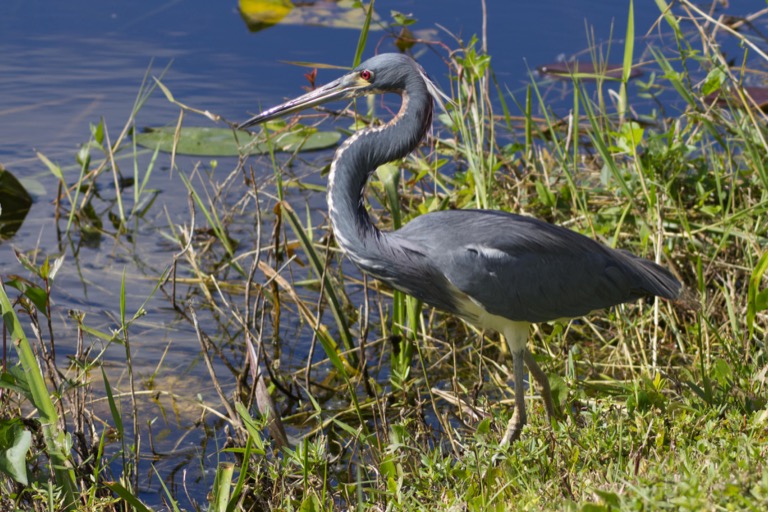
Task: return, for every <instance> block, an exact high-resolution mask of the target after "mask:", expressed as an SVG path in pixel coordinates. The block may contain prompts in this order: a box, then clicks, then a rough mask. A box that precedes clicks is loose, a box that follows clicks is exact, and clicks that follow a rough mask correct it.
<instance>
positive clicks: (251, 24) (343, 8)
mask: <svg viewBox="0 0 768 512" xmlns="http://www.w3.org/2000/svg"><path fill="white" fill-rule="evenodd" d="M238 7H239V10H240V16H242V18H243V21H245V24H246V25H247V26H248V29H250V30H251V31H252V32H256V31H259V30H263V29H265V28H267V27H271V26H272V25H275V24H276V23H280V24H281V25H304V26H320V27H331V28H351V29H354V30H360V27H361V26H363V22H364V21H365V11H364V10H363V9H361V8H360V7H359V4H357V3H356V2H354V1H349V0H341V1H338V2H312V3H310V2H302V3H301V5H294V4H293V3H291V2H290V1H289V0H239V1H238ZM372 21H375V22H377V23H371V30H380V28H379V26H378V25H379V24H378V22H379V21H380V18H379V16H378V15H377V14H376V13H374V14H373V16H372Z"/></svg>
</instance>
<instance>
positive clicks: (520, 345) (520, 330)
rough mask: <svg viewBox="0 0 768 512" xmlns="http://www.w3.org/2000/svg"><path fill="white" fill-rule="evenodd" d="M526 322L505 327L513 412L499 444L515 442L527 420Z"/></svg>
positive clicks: (528, 326) (512, 323)
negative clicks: (513, 391) (510, 358)
mask: <svg viewBox="0 0 768 512" xmlns="http://www.w3.org/2000/svg"><path fill="white" fill-rule="evenodd" d="M530 326H531V324H529V323H528V322H512V321H510V322H509V324H507V325H506V326H505V329H504V333H503V334H504V339H506V340H507V345H509V350H510V352H512V372H513V376H514V378H515V412H514V414H512V418H511V419H510V420H509V423H508V424H507V430H506V431H505V432H504V437H502V438H501V444H502V445H505V444H507V443H511V442H514V441H517V439H518V438H519V437H520V433H521V432H522V431H523V426H525V422H526V420H527V417H526V414H525V353H526V351H527V348H526V345H527V342H528V330H529V328H530Z"/></svg>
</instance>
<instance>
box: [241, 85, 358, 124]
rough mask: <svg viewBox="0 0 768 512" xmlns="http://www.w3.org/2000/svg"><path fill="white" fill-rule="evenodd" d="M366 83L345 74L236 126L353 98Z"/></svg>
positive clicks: (257, 122)
mask: <svg viewBox="0 0 768 512" xmlns="http://www.w3.org/2000/svg"><path fill="white" fill-rule="evenodd" d="M366 85H368V84H367V83H360V82H358V81H357V80H356V78H355V77H354V75H345V76H343V77H341V78H339V79H337V80H334V81H333V82H330V83H328V84H326V85H323V86H322V87H318V88H317V89H315V90H314V91H312V92H308V93H307V94H304V95H303V96H299V97H298V98H294V99H292V100H290V101H286V102H285V103H283V104H282V105H278V106H276V107H272V108H270V109H268V110H265V111H264V112H262V113H261V114H259V115H257V116H253V117H252V118H250V119H249V120H247V121H245V122H244V123H242V124H240V126H238V127H237V128H238V130H242V129H244V128H248V127H249V126H254V125H257V124H259V123H264V122H266V121H270V120H272V119H276V118H278V117H282V116H285V115H288V114H290V113H292V112H298V111H299V110H304V109H307V108H310V107H314V106H315V105H320V104H321V103H327V102H330V101H336V100H342V99H346V98H353V97H355V96H357V95H358V92H359V91H360V89H361V88H362V87H363V86H366Z"/></svg>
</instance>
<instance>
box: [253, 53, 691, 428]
mask: <svg viewBox="0 0 768 512" xmlns="http://www.w3.org/2000/svg"><path fill="white" fill-rule="evenodd" d="M383 92H394V93H397V94H400V95H401V96H402V97H403V103H402V107H401V109H400V112H399V113H398V114H397V115H396V116H395V117H394V118H393V119H392V120H391V121H390V122H389V123H387V124H386V125H384V126H381V127H375V128H368V129H365V130H361V131H358V132H356V133H355V134H354V135H352V136H351V137H350V138H349V139H347V141H345V142H344V144H342V145H341V147H340V148H339V149H338V150H337V151H336V155H335V157H334V160H333V163H332V164H331V172H330V175H329V178H328V208H329V214H330V218H331V223H332V225H333V232H334V235H335V238H336V241H337V243H338V244H339V246H340V247H341V248H342V249H343V250H344V251H345V252H346V253H347V255H348V256H349V257H350V258H351V259H352V261H354V262H355V264H357V265H358V266H359V267H360V268H361V269H362V270H363V271H364V272H367V273H368V274H370V275H372V276H374V277H376V278H377V279H380V280H381V281H384V282H385V283H387V284H389V285H390V286H392V287H393V288H396V289H399V290H402V291H404V292H406V293H408V294H410V295H413V296H414V297H416V298H418V299H420V300H422V301H424V302H425V303H427V304H429V305H431V306H434V307H436V308H439V309H441V310H444V311H447V312H449V313H453V314H455V315H458V316H460V317H462V318H464V319H465V320H467V321H468V322H471V323H473V324H475V325H477V326H478V327H480V328H483V329H493V330H497V331H499V332H500V333H501V334H503V335H504V337H505V339H506V341H507V343H508V344H509V346H510V350H511V351H512V355H513V362H514V364H513V370H514V378H515V413H514V415H513V417H512V419H511V420H510V422H509V425H508V426H507V430H506V432H505V435H504V437H503V438H502V443H506V442H509V441H512V440H515V439H517V438H518V437H519V435H520V432H521V430H522V428H523V426H524V425H525V422H526V413H525V402H524V400H523V386H522V382H523V378H524V372H525V368H524V366H523V363H525V365H527V366H528V368H529V370H530V371H531V374H532V375H533V377H534V379H535V380H536V382H537V384H538V385H539V386H540V387H541V396H542V398H543V400H544V405H545V407H546V409H547V413H548V414H549V416H550V418H551V417H552V416H553V415H554V414H555V411H554V407H553V404H552V398H551V392H550V388H549V382H548V379H547V377H546V374H544V372H543V371H542V370H541V368H539V366H538V364H537V363H536V361H535V360H534V358H533V356H532V355H531V354H530V352H529V351H528V349H527V338H528V331H529V328H530V324H531V323H536V322H545V321H550V320H557V319H562V318H574V317H579V316H583V315H585V314H587V313H589V312H591V311H594V310H596V309H602V308H606V307H610V306H613V305H616V304H620V303H623V302H630V301H634V300H636V299H639V298H641V297H648V296H659V297H662V298H664V299H670V300H675V299H677V298H679V297H680V294H681V289H682V288H681V285H680V283H679V282H678V280H677V279H675V277H674V276H673V275H672V274H671V273H670V272H669V271H667V270H665V269H664V268H662V267H660V266H659V265H657V264H655V263H653V262H651V261H648V260H646V259H643V258H638V257H637V256H634V255H632V254H630V253H628V252H625V251H619V250H615V249H611V248H609V247H606V246H604V245H602V244H600V243H598V242H595V241H594V240H592V239H590V238H587V237H585V236H583V235H580V234H579V233H576V232H574V231H571V230H569V229H566V228H562V227H559V226H554V225H552V224H548V223H546V222H542V221H539V220H536V219H533V218H530V217H523V216H520V215H514V214H510V213H506V212H501V211H490V210H450V211H441V212H435V213H429V214H425V215H422V216H420V217H418V218H416V219H414V220H412V221H411V222H409V223H408V224H407V225H405V226H403V227H402V228H401V229H399V230H397V231H394V232H382V231H380V230H379V229H378V228H377V227H376V226H375V225H374V224H373V223H372V222H371V219H370V217H369V215H368V212H367V210H366V207H365V203H364V192H365V184H366V182H367V181H368V178H369V177H370V175H371V174H372V173H373V172H374V171H375V170H376V168H377V167H379V166H380V165H382V164H384V163H387V162H391V161H393V160H398V159H401V158H403V157H405V156H406V155H407V154H408V153H410V152H411V151H412V150H413V149H415V148H416V146H418V144H419V143H420V142H421V140H422V138H423V137H424V135H425V133H426V131H427V130H428V129H429V127H430V125H431V122H432V110H433V99H435V100H437V101H440V98H439V96H438V95H439V92H438V91H437V89H436V88H435V86H434V85H433V84H432V82H430V81H429V79H428V78H427V77H426V75H425V74H424V72H423V71H422V70H421V68H420V67H419V65H418V64H417V63H416V62H415V61H413V60H412V59H411V58H410V57H407V56H405V55H400V54H382V55H378V56H376V57H373V58H371V59H369V60H367V61H365V62H363V63H362V64H360V65H359V66H358V67H356V68H355V69H354V70H352V71H351V72H350V73H347V74H345V75H344V76H342V77H341V78H339V79H337V80H335V81H333V82H331V83H329V84H327V85H325V86H323V87H320V88H318V89H316V90H315V91H312V92H310V93H307V94H305V95H303V96H301V97H299V98H296V99H294V100H291V101H288V102H286V103H284V104H282V105H278V106H277V107H273V108H271V109H269V110H266V111H265V112H263V113H262V114H260V115H257V116H255V117H253V118H251V119H249V120H248V121H246V122H245V123H243V124H242V125H241V126H240V128H247V127H249V126H253V125H256V124H258V123H262V122H265V121H267V120H269V119H274V118H276V117H280V116H284V115H286V114H288V113H290V112H295V111H298V110H302V109H305V108H308V107H311V106H315V105H318V104H320V103H325V102H328V101H334V100H340V99H346V98H353V97H357V96H362V95H366V94H376V93H383Z"/></svg>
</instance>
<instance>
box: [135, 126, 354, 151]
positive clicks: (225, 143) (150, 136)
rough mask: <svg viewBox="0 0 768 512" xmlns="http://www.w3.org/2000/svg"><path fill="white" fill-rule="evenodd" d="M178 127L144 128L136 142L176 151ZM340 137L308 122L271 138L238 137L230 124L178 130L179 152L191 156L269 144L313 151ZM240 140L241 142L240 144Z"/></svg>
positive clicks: (256, 148)
mask: <svg viewBox="0 0 768 512" xmlns="http://www.w3.org/2000/svg"><path fill="white" fill-rule="evenodd" d="M175 136H176V129H175V128H174V127H161V128H145V129H144V132H142V133H139V134H136V136H135V137H136V143H137V144H139V145H141V146H144V147H147V148H150V149H155V148H159V149H160V151H165V152H166V153H170V152H171V151H173V144H174V138H175ZM340 138H341V134H340V133H338V132H319V131H317V130H316V129H314V128H310V127H308V126H303V125H298V126H297V127H296V128H293V129H291V130H290V131H286V132H285V133H274V134H273V135H272V137H271V139H270V141H269V142H267V141H266V139H265V138H264V137H263V136H259V135H251V134H250V133H248V132H245V131H238V132H237V140H235V136H234V135H233V133H232V130H230V129H228V128H204V127H194V126H192V127H186V128H181V130H180V131H179V139H178V143H177V145H176V153H177V154H179V155H190V156H238V155H240V154H242V153H248V154H260V153H268V152H269V148H270V144H271V147H272V148H274V149H275V150H277V151H297V150H298V151H314V150H318V149H325V148H328V147H331V146H334V145H336V143H337V142H339V139H340ZM238 143H239V145H238Z"/></svg>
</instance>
